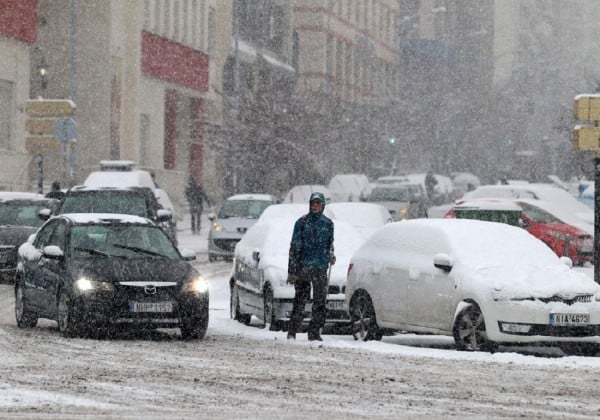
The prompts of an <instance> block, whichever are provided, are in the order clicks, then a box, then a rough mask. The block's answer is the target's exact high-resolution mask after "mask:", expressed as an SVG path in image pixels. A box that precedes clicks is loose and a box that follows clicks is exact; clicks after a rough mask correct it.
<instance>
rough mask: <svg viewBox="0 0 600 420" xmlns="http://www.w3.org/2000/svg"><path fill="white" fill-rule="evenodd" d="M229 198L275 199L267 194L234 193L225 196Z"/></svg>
mask: <svg viewBox="0 0 600 420" xmlns="http://www.w3.org/2000/svg"><path fill="white" fill-rule="evenodd" d="M229 200H258V201H275V197H274V196H272V195H269V194H236V195H232V196H231V197H229V198H227V200H226V201H229Z"/></svg>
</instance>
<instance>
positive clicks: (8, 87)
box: [0, 80, 14, 149]
mask: <svg viewBox="0 0 600 420" xmlns="http://www.w3.org/2000/svg"><path fill="white" fill-rule="evenodd" d="M13 92H14V86H13V83H12V82H9V81H7V80H0V148H4V149H11V138H10V137H11V136H10V122H11V121H12V119H13V108H14V107H13Z"/></svg>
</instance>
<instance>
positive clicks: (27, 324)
mask: <svg viewBox="0 0 600 420" xmlns="http://www.w3.org/2000/svg"><path fill="white" fill-rule="evenodd" d="M15 318H16V320H17V327H19V328H33V327H35V326H36V325H37V322H38V316H37V314H36V313H35V312H34V311H33V310H31V309H30V308H29V307H28V306H27V299H25V296H24V291H23V285H22V284H21V283H20V282H17V286H16V288H15Z"/></svg>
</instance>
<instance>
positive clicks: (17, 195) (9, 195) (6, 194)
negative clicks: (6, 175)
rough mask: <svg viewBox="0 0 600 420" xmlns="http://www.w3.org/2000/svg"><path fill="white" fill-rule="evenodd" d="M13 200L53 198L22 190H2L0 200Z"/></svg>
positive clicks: (45, 199)
mask: <svg viewBox="0 0 600 420" xmlns="http://www.w3.org/2000/svg"><path fill="white" fill-rule="evenodd" d="M12 200H40V201H42V200H43V201H48V200H51V199H50V198H48V197H44V195H42V194H37V193H32V192H21V191H0V202H2V201H12Z"/></svg>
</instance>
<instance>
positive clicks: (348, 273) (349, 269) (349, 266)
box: [346, 263, 354, 277]
mask: <svg viewBox="0 0 600 420" xmlns="http://www.w3.org/2000/svg"><path fill="white" fill-rule="evenodd" d="M352 267H354V264H352V263H350V264H348V272H347V273H346V277H348V276H349V275H350V271H351V270H352Z"/></svg>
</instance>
